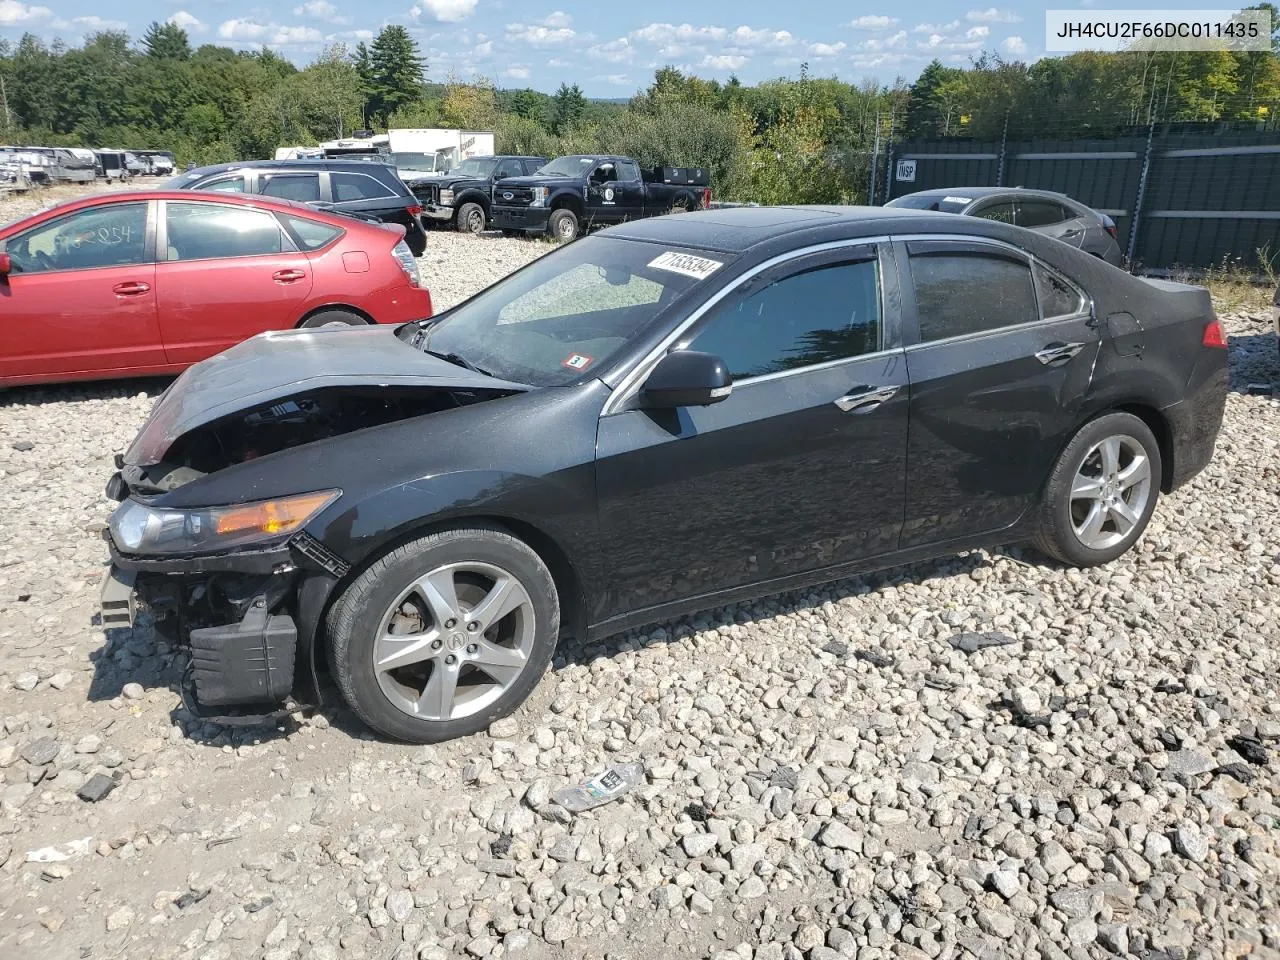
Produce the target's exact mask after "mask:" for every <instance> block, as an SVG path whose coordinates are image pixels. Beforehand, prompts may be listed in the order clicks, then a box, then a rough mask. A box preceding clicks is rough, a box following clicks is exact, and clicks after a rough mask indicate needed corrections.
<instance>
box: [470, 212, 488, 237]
mask: <svg viewBox="0 0 1280 960" xmlns="http://www.w3.org/2000/svg"><path fill="white" fill-rule="evenodd" d="M467 230H468V232H470V233H482V232H483V231H484V211H483V210H480V209H479V208H477V209H475V210H472V211H471V212H470V213H469V214H468V215H467Z"/></svg>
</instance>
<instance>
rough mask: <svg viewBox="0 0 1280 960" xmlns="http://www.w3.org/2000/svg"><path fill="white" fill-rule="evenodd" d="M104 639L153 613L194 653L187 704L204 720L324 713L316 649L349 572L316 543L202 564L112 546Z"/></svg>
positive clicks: (104, 594)
mask: <svg viewBox="0 0 1280 960" xmlns="http://www.w3.org/2000/svg"><path fill="white" fill-rule="evenodd" d="M107 542H108V544H109V546H110V549H111V564H110V566H109V567H108V568H107V570H106V573H105V574H104V576H103V579H102V587H101V613H102V626H103V627H104V629H111V628H127V627H132V626H133V625H134V623H135V621H136V614H137V612H138V611H140V610H145V611H147V612H149V614H150V616H151V618H152V622H153V624H154V629H155V632H156V636H157V637H158V638H159V639H162V640H164V641H165V642H167V643H169V644H171V645H173V646H181V647H185V648H187V650H188V651H189V653H190V661H189V665H188V668H187V671H186V674H185V675H184V678H183V698H184V701H185V702H186V705H187V707H188V709H189V710H191V711H192V712H193V713H195V714H196V715H197V716H199V717H201V718H202V719H206V720H212V721H215V722H224V723H261V722H266V721H270V720H274V719H277V718H279V717H282V716H284V715H286V714H288V713H292V712H294V711H296V710H302V709H306V708H307V707H310V706H315V705H318V704H319V703H320V689H319V683H318V679H317V676H316V671H315V665H314V662H313V658H312V657H311V643H312V640H313V639H314V636H315V631H316V627H317V625H318V622H319V615H320V610H321V609H322V607H323V605H324V602H325V600H327V598H328V595H329V592H330V590H331V588H332V586H333V584H334V583H336V582H337V581H338V579H340V578H341V577H342V576H344V575H345V574H346V572H347V567H346V564H345V563H344V562H343V561H342V560H341V559H340V558H338V557H336V556H335V555H333V554H332V553H331V552H330V551H328V550H327V549H326V548H325V547H324V546H323V545H321V544H320V543H319V542H318V541H315V540H314V539H313V538H312V537H310V536H309V535H308V534H305V533H300V534H297V535H295V536H294V537H293V538H291V539H290V540H289V541H288V542H287V543H285V544H282V545H278V546H275V547H271V548H269V549H262V550H253V551H241V552H236V553H228V554H214V555H208V556H194V557H165V558H151V557H138V556H132V555H128V554H123V553H121V552H120V551H119V549H118V548H117V547H116V545H115V543H114V542H113V541H111V538H110V536H108V537H107Z"/></svg>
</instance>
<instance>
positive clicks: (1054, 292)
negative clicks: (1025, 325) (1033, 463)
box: [1035, 263, 1085, 320]
mask: <svg viewBox="0 0 1280 960" xmlns="http://www.w3.org/2000/svg"><path fill="white" fill-rule="evenodd" d="M1035 271H1036V285H1037V286H1038V287H1039V288H1040V312H1041V313H1042V314H1043V315H1044V318H1045V319H1046V320H1052V319H1054V318H1057V317H1071V316H1076V315H1078V314H1080V313H1083V312H1084V310H1085V296H1084V294H1082V293H1081V292H1080V291H1079V290H1077V289H1076V288H1075V287H1074V286H1072V285H1071V284H1070V283H1068V282H1067V281H1066V280H1064V279H1063V278H1062V277H1060V276H1058V275H1057V274H1056V273H1054V272H1053V271H1052V270H1049V269H1048V268H1046V267H1043V266H1041V265H1040V264H1039V263H1037V264H1036V267H1035Z"/></svg>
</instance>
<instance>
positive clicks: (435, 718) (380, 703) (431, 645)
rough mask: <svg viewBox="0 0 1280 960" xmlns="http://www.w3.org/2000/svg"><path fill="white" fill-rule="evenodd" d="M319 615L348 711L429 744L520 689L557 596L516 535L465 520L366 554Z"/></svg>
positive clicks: (502, 711) (508, 706)
mask: <svg viewBox="0 0 1280 960" xmlns="http://www.w3.org/2000/svg"><path fill="white" fill-rule="evenodd" d="M490 603H492V606H486V604H490ZM451 611H452V613H451ZM486 611H487V612H486ZM504 611H505V612H504ZM472 620H475V621H477V624H478V625H477V627H476V629H474V630H472V629H471V621H472ZM326 626H327V628H328V629H327V633H328V642H329V657H330V659H329V662H330V664H331V666H332V672H333V678H334V681H335V682H336V683H337V685H338V688H339V689H340V690H341V691H342V695H343V697H344V698H345V699H346V701H347V703H348V704H349V705H350V706H351V709H352V710H354V711H355V712H356V714H357V715H359V717H360V719H361V720H363V721H364V722H365V723H366V724H368V725H369V726H370V727H372V728H373V729H374V730H377V731H378V732H379V733H382V734H384V735H385V736H389V737H394V738H395V739H397V740H404V741H408V742H410V743H439V742H441V741H443V740H452V739H453V738H455V737H463V736H467V735H469V734H473V733H478V732H479V731H481V730H484V729H486V728H487V727H488V726H489V724H491V723H492V722H493V721H494V720H497V719H499V718H500V717H505V716H506V715H507V714H509V713H511V712H512V711H513V710H515V709H516V708H517V707H518V706H520V704H522V703H523V702H524V701H525V700H526V699H527V698H528V696H529V694H530V693H532V692H533V689H534V687H536V686H537V685H538V681H539V680H541V678H542V674H543V673H544V672H545V671H546V668H547V664H548V663H550V662H551V657H552V655H553V654H554V652H555V648H556V640H557V638H558V636H559V634H560V603H559V597H558V596H557V593H556V588H555V583H554V581H553V580H552V578H551V573H550V571H548V570H547V566H546V564H544V563H543V562H542V558H541V557H539V556H538V555H537V554H536V553H535V552H534V551H533V550H532V549H530V547H529V546H528V545H527V544H525V543H524V542H523V541H521V540H518V539H517V538H515V537H513V536H512V535H511V534H509V533H507V532H506V531H504V530H501V529H498V528H495V527H466V528H456V529H449V530H442V531H439V532H436V533H432V534H428V535H427V536H424V537H422V538H420V539H417V540H413V541H410V542H409V543H406V544H404V545H403V546H400V547H397V548H395V549H394V550H392V551H390V552H389V553H387V554H385V555H384V556H383V557H381V558H380V559H378V560H376V561H375V562H374V563H373V564H372V566H370V567H369V568H368V569H367V570H365V571H364V573H362V574H361V575H360V576H359V577H357V578H356V579H355V580H354V581H353V582H352V583H351V584H350V586H348V587H347V588H346V590H344V591H343V592H342V595H341V596H340V597H338V599H337V601H336V602H335V603H334V604H333V606H332V607H331V608H330V610H329V615H328V617H327V619H326ZM418 637H422V638H423V639H422V640H417V639H416V638H418ZM433 637H434V638H435V639H433ZM393 660H394V662H392V661H393ZM489 671H493V672H492V673H490V672H489Z"/></svg>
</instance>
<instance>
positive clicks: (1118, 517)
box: [1110, 499, 1138, 537]
mask: <svg viewBox="0 0 1280 960" xmlns="http://www.w3.org/2000/svg"><path fill="white" fill-rule="evenodd" d="M1110 510H1111V519H1112V520H1114V521H1115V524H1116V530H1117V532H1118V533H1119V534H1120V536H1122V537H1125V536H1128V535H1129V531H1130V530H1132V529H1133V528H1134V525H1135V524H1137V522H1138V515H1137V513H1135V512H1134V510H1133V507H1131V506H1129V504H1127V503H1125V502H1124V501H1123V500H1119V499H1117V500H1116V501H1115V502H1114V503H1112V504H1111V507H1110Z"/></svg>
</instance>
